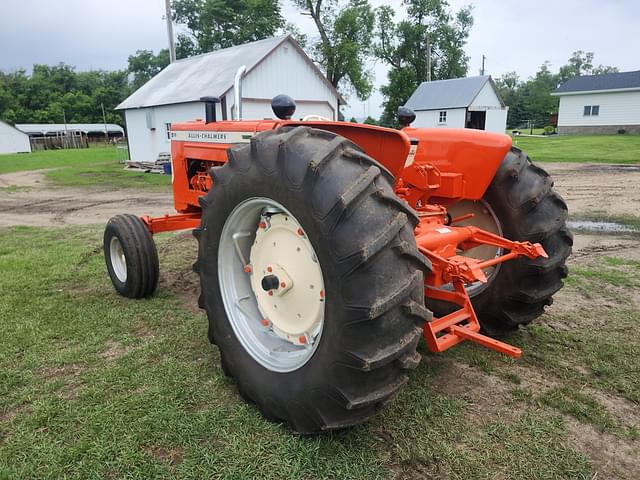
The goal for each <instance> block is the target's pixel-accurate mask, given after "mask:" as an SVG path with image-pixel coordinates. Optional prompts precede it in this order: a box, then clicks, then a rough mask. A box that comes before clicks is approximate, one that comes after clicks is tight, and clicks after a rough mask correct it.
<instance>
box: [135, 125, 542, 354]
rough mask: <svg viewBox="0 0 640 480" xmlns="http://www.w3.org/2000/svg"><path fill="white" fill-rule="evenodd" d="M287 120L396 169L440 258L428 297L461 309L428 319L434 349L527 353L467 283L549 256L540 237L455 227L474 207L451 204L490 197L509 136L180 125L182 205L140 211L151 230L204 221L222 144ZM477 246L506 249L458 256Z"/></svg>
mask: <svg viewBox="0 0 640 480" xmlns="http://www.w3.org/2000/svg"><path fill="white" fill-rule="evenodd" d="M289 125H290V126H309V127H313V128H319V129H323V130H328V131H331V132H334V133H336V134H338V135H341V136H344V137H346V138H348V139H349V140H351V141H353V142H354V143H355V144H357V145H358V146H359V147H360V148H362V149H363V150H364V151H365V152H366V153H367V154H368V155H370V156H371V157H373V158H374V159H376V160H377V161H379V162H380V163H381V164H382V165H384V166H385V167H386V168H387V169H388V170H389V171H390V172H391V173H392V174H393V175H394V176H395V178H396V179H397V180H396V193H397V195H398V196H399V197H400V198H402V199H404V200H405V201H406V202H407V203H408V204H409V205H410V206H411V207H413V208H414V209H416V211H417V212H418V215H419V217H420V223H419V224H418V226H417V228H416V231H415V234H416V242H417V245H418V248H419V250H420V251H421V252H422V253H423V254H424V255H425V256H426V257H427V258H428V259H429V260H430V261H431V264H432V273H431V274H430V275H428V276H427V278H425V288H424V293H425V296H426V297H429V298H433V299H436V300H442V301H445V302H448V303H451V304H453V305H456V306H457V307H459V308H457V309H456V310H455V311H453V312H452V313H450V314H448V315H445V316H444V317H440V318H434V319H433V320H432V321H431V322H428V323H426V324H425V325H424V329H423V335H424V338H425V341H426V343H427V345H428V347H429V349H430V350H431V351H433V352H442V351H444V350H446V349H448V348H450V347H452V346H454V345H457V344H458V343H460V342H462V341H464V340H470V341H472V342H475V343H478V344H480V345H484V346H485V347H488V348H491V349H494V350H497V351H499V352H501V353H504V354H505V355H509V356H512V357H519V356H520V355H521V353H522V352H521V351H520V349H518V348H516V347H513V346H510V345H507V344H506V343H503V342H500V341H498V340H495V339H493V338H490V337H487V336H485V335H483V334H481V333H479V332H480V322H479V321H478V318H477V316H476V313H475V311H474V309H473V305H472V303H471V299H470V298H469V295H468V294H467V291H466V289H465V285H469V284H471V283H474V282H486V281H487V278H486V276H485V274H484V272H483V270H484V269H486V268H488V267H491V266H494V265H497V264H499V263H502V262H506V261H509V260H513V259H515V258H518V257H528V258H537V257H539V256H543V257H546V256H547V254H546V253H545V251H544V249H543V248H542V246H541V245H540V244H531V243H529V242H514V241H511V240H507V239H505V238H503V237H500V236H498V235H494V234H492V233H490V232H487V231H484V230H481V229H479V228H475V227H455V226H454V224H455V223H456V222H459V221H461V220H463V219H466V218H469V217H470V216H472V214H469V215H464V216H463V217H460V218H456V219H451V218H450V217H449V216H448V215H447V210H446V206H447V205H451V204H453V203H456V202H458V201H460V200H463V199H464V200H479V199H481V198H482V197H483V195H484V193H485V191H486V189H487V188H488V186H489V184H490V183H491V180H492V179H493V177H494V176H495V174H496V172H497V170H498V168H499V167H500V164H501V162H502V160H503V159H504V156H505V154H506V153H507V151H508V150H509V149H510V148H511V139H510V138H509V137H508V136H506V135H499V134H491V133H487V132H480V131H475V130H466V129H465V130H454V129H442V130H441V129H414V128H405V129H403V130H402V131H397V130H391V129H386V128H381V127H374V126H369V125H359V124H352V123H346V122H295V121H274V120H264V121H242V122H235V121H234V122H229V121H222V122H212V123H208V124H206V123H204V122H203V121H201V120H199V121H195V122H188V123H183V124H176V125H172V128H171V129H172V136H174V137H178V135H180V134H179V133H178V132H183V135H182V136H181V137H180V138H182V139H183V140H181V141H172V142H171V143H172V147H171V152H172V171H173V195H174V205H175V208H176V210H177V211H178V212H179V213H178V214H177V215H164V216H162V217H154V218H151V217H142V220H143V221H144V222H145V224H146V225H147V227H148V228H149V231H150V232H151V233H152V234H153V233H159V232H166V231H172V230H183V229H190V228H196V227H197V226H198V225H199V223H200V215H201V210H200V206H199V203H198V199H199V197H200V196H202V195H204V194H206V192H207V191H208V190H209V189H210V188H215V185H212V184H211V180H210V178H209V177H208V175H207V172H208V170H209V168H211V167H213V166H215V165H222V164H224V163H225V162H226V161H227V150H228V149H229V147H231V146H232V144H230V143H223V142H224V139H225V138H226V136H229V138H231V137H233V138H236V139H237V138H241V139H242V140H241V141H242V142H247V141H250V138H251V137H252V136H253V135H255V134H256V133H258V132H261V131H265V130H271V129H275V128H278V127H280V126H289ZM185 132H186V133H189V132H196V133H194V134H193V136H194V140H193V141H191V140H190V139H189V138H188V135H187V137H186V139H185ZM203 132H204V134H203ZM203 138H204V140H203ZM217 139H222V140H221V141H217ZM412 142H413V144H414V145H415V143H418V147H417V150H416V151H415V152H414V151H412V150H411V148H412ZM479 245H492V246H495V247H498V248H500V249H501V251H503V252H507V253H503V254H500V255H499V256H497V257H496V258H493V259H490V260H485V261H480V260H476V259H473V258H470V257H466V256H463V255H460V253H461V252H464V251H466V250H469V249H471V248H474V247H477V246H479Z"/></svg>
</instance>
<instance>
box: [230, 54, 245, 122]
mask: <svg viewBox="0 0 640 480" xmlns="http://www.w3.org/2000/svg"><path fill="white" fill-rule="evenodd" d="M246 71H247V66H246V65H242V66H241V67H240V68H239V69H238V71H237V72H236V77H235V79H234V81H233V93H234V94H235V104H236V112H235V113H236V115H235V117H236V118H235V119H236V120H242V77H244V74H245V73H246Z"/></svg>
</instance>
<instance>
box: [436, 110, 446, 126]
mask: <svg viewBox="0 0 640 480" xmlns="http://www.w3.org/2000/svg"><path fill="white" fill-rule="evenodd" d="M438 123H447V111H446V110H443V111H441V112H440V117H439V119H438Z"/></svg>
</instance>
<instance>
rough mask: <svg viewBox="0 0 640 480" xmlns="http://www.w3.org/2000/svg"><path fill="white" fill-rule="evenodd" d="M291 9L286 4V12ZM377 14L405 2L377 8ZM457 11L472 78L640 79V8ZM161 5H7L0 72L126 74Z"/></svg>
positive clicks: (27, 0)
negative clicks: (568, 71)
mask: <svg viewBox="0 0 640 480" xmlns="http://www.w3.org/2000/svg"><path fill="white" fill-rule="evenodd" d="M286 1H287V0H285V2H286ZM371 3H372V4H374V5H375V6H378V5H382V4H390V5H397V6H398V13H399V15H402V14H403V13H402V8H401V7H400V5H401V3H402V2H401V1H400V0H395V1H387V2H384V1H382V0H372V2H371ZM449 3H450V4H451V7H452V9H454V10H456V9H459V8H460V7H462V6H464V5H467V4H469V3H472V4H473V6H474V10H473V17H474V27H473V29H472V31H471V35H470V36H469V41H468V43H467V46H466V52H467V55H469V57H470V58H471V60H470V65H469V66H470V68H469V75H477V74H478V72H479V69H480V64H481V58H482V55H483V54H484V55H486V56H487V60H486V64H485V68H486V72H487V73H489V74H491V75H493V76H494V77H498V76H500V75H502V74H503V73H505V72H509V71H513V70H515V71H516V72H518V74H519V75H520V76H521V77H522V78H527V77H529V76H531V75H533V74H535V72H536V70H537V69H538V67H539V66H540V65H541V64H542V63H543V62H544V61H545V60H548V61H549V62H551V65H552V68H553V69H554V70H555V69H557V68H558V66H560V65H563V64H564V63H566V60H567V58H568V57H569V56H570V55H571V52H573V51H575V50H585V51H593V52H595V63H596V64H604V65H614V66H617V67H618V68H620V70H621V71H628V70H639V69H640V51H638V44H639V42H638V38H639V36H640V34H639V32H640V1H639V0H555V1H536V2H522V1H514V0H475V1H472V2H470V1H467V0H449ZM163 13H164V0H57V1H49V0H2V13H1V15H0V69H1V70H4V71H12V70H15V69H17V68H21V67H23V68H27V69H29V68H30V67H31V66H32V65H33V64H34V63H45V64H55V63H58V62H64V63H67V64H70V65H75V66H76V67H77V69H78V70H88V69H92V68H93V69H122V68H125V67H126V65H127V57H128V55H129V54H131V53H133V52H135V51H136V50H138V49H150V50H155V51H157V50H159V49H160V48H164V47H165V46H166V43H167V38H166V27H165V23H164V21H163ZM284 13H285V16H286V18H287V19H288V20H290V21H293V22H294V23H297V24H298V26H299V28H300V29H301V30H302V31H303V32H305V33H309V34H313V33H314V31H313V24H312V23H311V22H310V20H309V19H308V18H305V17H301V16H300V15H298V14H297V13H296V11H295V9H294V8H293V7H291V6H290V5H285V7H284ZM372 68H373V71H374V72H375V75H376V80H375V83H376V85H377V86H379V85H381V84H384V83H385V80H386V68H385V66H384V65H383V64H381V63H377V64H372ZM381 101H382V97H381V96H380V94H379V93H377V92H376V93H374V95H373V96H372V98H371V99H370V100H369V101H367V102H358V101H357V99H355V98H351V99H350V104H351V105H350V109H349V110H348V111H347V112H346V115H347V116H348V117H349V116H351V115H355V116H364V115H365V114H371V115H373V116H375V117H377V116H378V115H379V114H380V111H381V109H380V103H381Z"/></svg>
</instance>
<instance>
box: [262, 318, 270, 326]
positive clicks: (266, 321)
mask: <svg viewBox="0 0 640 480" xmlns="http://www.w3.org/2000/svg"><path fill="white" fill-rule="evenodd" d="M261 323H262V325H263V326H265V327H268V326H269V320H267V319H266V318H263V319H262V322H261Z"/></svg>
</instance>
